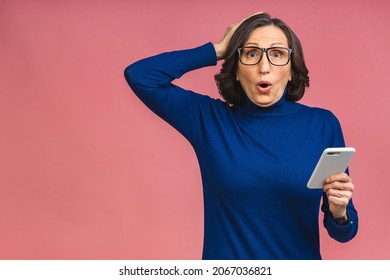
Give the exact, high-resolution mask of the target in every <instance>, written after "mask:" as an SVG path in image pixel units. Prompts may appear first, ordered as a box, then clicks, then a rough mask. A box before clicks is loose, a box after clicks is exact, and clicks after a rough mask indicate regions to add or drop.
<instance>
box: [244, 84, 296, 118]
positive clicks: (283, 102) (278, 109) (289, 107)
mask: <svg viewBox="0 0 390 280" xmlns="http://www.w3.org/2000/svg"><path fill="white" fill-rule="evenodd" d="M286 92H287V87H286V88H285V90H284V92H283V95H282V97H281V98H280V99H279V100H278V101H277V102H276V103H275V104H273V105H271V106H269V107H261V106H258V105H256V104H255V103H253V102H252V101H251V100H250V99H249V98H248V97H247V96H246V95H245V101H244V103H243V104H242V105H238V106H236V109H237V111H238V112H241V113H246V114H250V115H255V116H280V115H285V114H289V113H291V112H292V111H295V110H294V108H295V106H294V104H295V103H294V102H291V101H288V100H287V99H286Z"/></svg>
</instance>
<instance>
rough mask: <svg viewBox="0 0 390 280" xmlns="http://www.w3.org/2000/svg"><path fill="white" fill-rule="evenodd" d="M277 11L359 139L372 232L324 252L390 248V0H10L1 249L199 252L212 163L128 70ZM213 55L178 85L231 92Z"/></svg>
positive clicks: (376, 254) (347, 130)
mask: <svg viewBox="0 0 390 280" xmlns="http://www.w3.org/2000/svg"><path fill="white" fill-rule="evenodd" d="M259 10H263V11H267V12H269V13H270V14H271V15H272V16H275V17H280V18H282V19H284V20H285V21H286V22H287V23H288V24H289V25H290V26H291V27H292V28H293V30H294V31H295V32H296V33H297V35H298V36H299V37H300V39H301V42H302V44H303V47H304V52H305V58H306V62H307V65H308V68H309V70H310V77H311V87H310V89H309V90H308V92H307V95H306V96H305V97H304V98H303V100H302V103H304V104H308V105H310V106H317V107H324V108H327V109H330V110H332V111H333V112H334V113H335V114H336V115H337V116H338V118H339V120H340V122H341V124H342V126H343V129H344V134H345V139H346V142H347V145H349V146H354V147H355V148H356V149H357V154H356V156H355V157H354V160H353V162H352V164H351V165H350V170H351V176H352V178H353V180H354V183H355V185H356V192H355V194H354V202H355V204H356V207H357V208H358V210H359V216H360V230H359V233H358V235H357V236H356V238H355V239H354V240H353V241H351V242H349V243H346V244H340V243H337V242H335V241H333V240H331V239H330V238H329V237H328V236H327V235H326V234H325V232H324V230H323V229H322V230H321V246H322V254H323V257H324V258H325V259H389V258H390V223H389V214H390V213H389V210H390V203H389V201H388V200H389V197H390V187H389V184H388V181H387V175H388V172H389V164H388V162H389V158H390V148H389V143H390V141H389V140H390V139H389V129H390V125H389V122H388V119H389V115H390V109H389V104H390V97H389V96H390V94H389V89H388V87H389V86H388V81H389V70H388V69H389V66H390V59H389V56H390V55H389V54H390V49H389V46H390V38H389V35H388V34H389V27H390V17H389V16H388V15H389V12H390V5H389V3H388V1H386V0H363V1H352V0H351V1H310V0H306V1H304V0H300V1H298V0H295V1H291V0H287V1H250V0H245V1H244V0H240V1H236V0H234V1H232V0H224V1H209V0H207V1H192V0H191V1H190V0H188V1H173V0H171V1H157V0H156V1H150V0H144V1H108V0H106V1H103V0H98V1H92V0H91V1H86V0H77V1H76V0H75V1H69V0H67V1H65V0H63V1H59V0H58V1H49V0H47V1H44V0H41V1H38V0H36V1H29V0H24V1H20V0H19V1H13V0H2V1H1V2H0V159H1V160H0V259H199V258H200V257H201V249H202V240H203V236H202V234H203V210H202V190H201V180H200V172H199V169H198V164H197V161H196V157H195V154H194V152H193V150H192V148H191V146H190V145H189V144H188V143H187V142H186V140H185V139H184V138H183V137H182V136H181V135H180V134H179V133H178V132H176V131H175V130H174V129H172V128H171V127H170V126H169V125H167V124H166V123H164V122H163V121H162V120H160V119H159V118H158V117H156V116H155V115H154V114H152V113H151V112H150V111H149V110H148V109H147V108H146V107H145V106H144V105H143V104H141V102H140V101H139V100H138V99H137V98H136V97H135V96H134V95H133V94H132V92H131V90H130V89H129V88H128V86H127V84H126V82H125V80H124V78H123V70H124V68H125V67H126V66H127V65H128V64H130V63H131V62H134V61H136V60H138V59H140V58H142V57H145V56H149V55H153V54H157V53H160V52H163V51H169V50H174V49H182V48H190V47H195V46H198V45H201V44H204V43H206V42H208V41H212V42H216V41H218V40H219V39H220V38H221V36H222V35H223V33H224V31H225V29H226V27H227V26H228V25H229V24H231V23H234V22H236V21H238V20H240V19H241V18H243V17H246V16H248V15H249V14H252V13H254V12H256V11H259ZM218 70H219V66H218V67H210V68H205V69H201V70H198V71H195V72H193V73H190V74H187V75H186V76H185V77H183V78H182V79H181V80H179V81H178V82H177V84H179V85H181V86H184V87H185V88H188V89H192V90H195V91H199V92H203V93H207V94H209V95H211V96H213V97H218V93H217V90H216V86H215V84H214V81H213V74H214V73H216V72H217V71H218Z"/></svg>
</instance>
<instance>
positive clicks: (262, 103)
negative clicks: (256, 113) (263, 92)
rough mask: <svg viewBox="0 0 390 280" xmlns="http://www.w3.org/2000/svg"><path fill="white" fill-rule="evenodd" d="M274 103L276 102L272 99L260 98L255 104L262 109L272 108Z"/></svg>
mask: <svg viewBox="0 0 390 280" xmlns="http://www.w3.org/2000/svg"><path fill="white" fill-rule="evenodd" d="M274 103H275V102H274V100H273V99H271V98H264V97H260V98H256V99H255V104H256V105H257V106H260V107H269V106H272V105H273V104H274Z"/></svg>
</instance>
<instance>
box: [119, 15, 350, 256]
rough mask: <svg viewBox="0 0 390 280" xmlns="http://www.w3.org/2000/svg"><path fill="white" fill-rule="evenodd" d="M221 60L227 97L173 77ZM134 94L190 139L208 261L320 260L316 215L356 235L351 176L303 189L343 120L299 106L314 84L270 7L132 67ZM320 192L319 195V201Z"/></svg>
mask: <svg viewBox="0 0 390 280" xmlns="http://www.w3.org/2000/svg"><path fill="white" fill-rule="evenodd" d="M220 59H224V60H225V61H224V63H223V65H222V69H221V72H220V73H219V74H217V75H216V76H215V79H216V82H217V85H218V88H219V91H220V93H221V95H222V97H223V98H224V99H225V101H221V100H216V99H212V98H210V97H208V96H205V95H201V94H198V93H194V92H192V91H189V90H185V89H182V88H180V87H178V86H176V85H174V84H172V83H171V82H172V81H173V80H174V79H177V78H179V77H181V76H182V75H183V74H185V73H187V72H189V71H192V70H195V69H197V68H201V67H206V66H211V65H215V64H216V63H217V60H220ZM125 77H126V79H127V81H128V83H129V85H130V87H131V88H132V89H133V91H134V92H135V94H136V95H137V96H138V97H139V98H140V99H141V100H142V101H143V102H144V103H145V104H146V105H147V106H148V107H149V108H150V109H151V110H152V111H153V112H155V113H156V114H157V115H159V116H160V117H161V118H163V119H164V120H165V121H167V122H168V123H170V124H171V125H172V126H173V127H175V128H176V129H177V130H178V131H179V132H180V133H182V134H183V135H184V137H186V138H187V139H188V141H189V142H190V143H191V144H192V146H193V148H194V150H195V152H196V155H197V158H198V161H199V165H200V170H201V174H202V182H203V194H204V245H203V259H321V254H320V244H319V227H318V215H319V208H320V203H321V201H322V205H321V210H322V211H323V213H324V218H323V224H324V226H325V228H326V229H327V231H328V233H329V235H330V236H331V237H332V238H334V239H335V240H337V241H340V242H346V241H349V240H351V239H352V238H353V237H354V236H355V235H356V233H357V229H358V216H357V212H356V210H355V208H354V205H353V203H352V199H351V197H352V192H353V190H354V185H353V184H352V182H351V178H350V177H349V175H348V174H346V173H340V174H335V175H333V176H331V177H329V178H328V179H327V180H326V183H325V185H324V187H323V189H320V190H311V189H308V188H307V187H306V183H307V181H308V179H309V177H310V174H311V172H312V171H313V168H314V166H315V164H316V162H317V160H318V158H319V156H320V155H321V153H322V151H323V150H324V149H325V148H327V147H342V146H344V145H345V144H344V139H343V134H342V131H341V127H340V124H339V122H338V120H337V118H336V117H335V116H334V115H333V114H332V113H331V112H330V111H327V110H324V109H318V108H311V107H308V106H305V105H302V104H299V103H297V101H298V100H300V99H301V98H302V96H303V95H304V92H305V87H307V86H308V85H309V77H308V70H307V68H306V66H305V62H304V58H303V52H302V47H301V44H300V42H299V39H298V38H297V36H296V35H295V34H294V32H293V31H292V30H291V29H290V28H289V27H288V26H287V25H286V24H285V23H284V22H283V21H281V20H279V19H274V18H271V17H270V16H269V15H268V14H264V13H260V14H255V15H253V16H251V17H249V18H247V19H245V20H243V21H242V22H240V23H238V24H235V25H232V26H230V27H229V28H228V29H227V31H226V32H225V35H224V37H223V39H222V40H221V41H220V42H219V43H217V44H212V43H207V44H205V45H203V46H200V47H197V48H194V49H189V50H182V51H175V52H170V53H164V54H160V55H157V56H154V57H150V58H147V59H144V60H141V61H138V62H136V63H134V64H132V65H130V66H129V67H127V68H126V71H125ZM321 199H322V200H321Z"/></svg>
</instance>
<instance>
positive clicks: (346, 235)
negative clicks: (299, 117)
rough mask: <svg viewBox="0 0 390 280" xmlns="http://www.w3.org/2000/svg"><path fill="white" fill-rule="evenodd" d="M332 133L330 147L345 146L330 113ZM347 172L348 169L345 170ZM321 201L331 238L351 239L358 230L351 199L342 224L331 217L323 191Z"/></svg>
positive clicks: (341, 134) (338, 124) (336, 120)
mask: <svg viewBox="0 0 390 280" xmlns="http://www.w3.org/2000/svg"><path fill="white" fill-rule="evenodd" d="M332 122H333V125H332V127H333V133H332V147H345V143H344V137H343V133H342V129H341V126H340V123H339V121H338V119H337V118H336V117H335V116H334V115H333V114H332ZM346 173H347V174H349V170H348V169H347V171H346ZM322 197H323V202H322V206H321V210H322V211H323V212H324V226H325V228H326V230H327V231H328V234H329V236H330V237H332V238H333V239H335V240H337V241H339V242H348V241H349V240H351V239H353V238H354V237H355V235H356V233H357V231H358V221H359V220H358V215H357V211H356V209H355V207H354V205H353V202H352V199H351V200H350V201H349V204H348V206H347V216H348V221H347V223H346V224H344V225H339V224H337V223H336V221H335V220H334V219H333V217H332V214H331V213H330V210H329V202H328V198H327V196H326V194H325V193H323V196H322Z"/></svg>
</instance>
